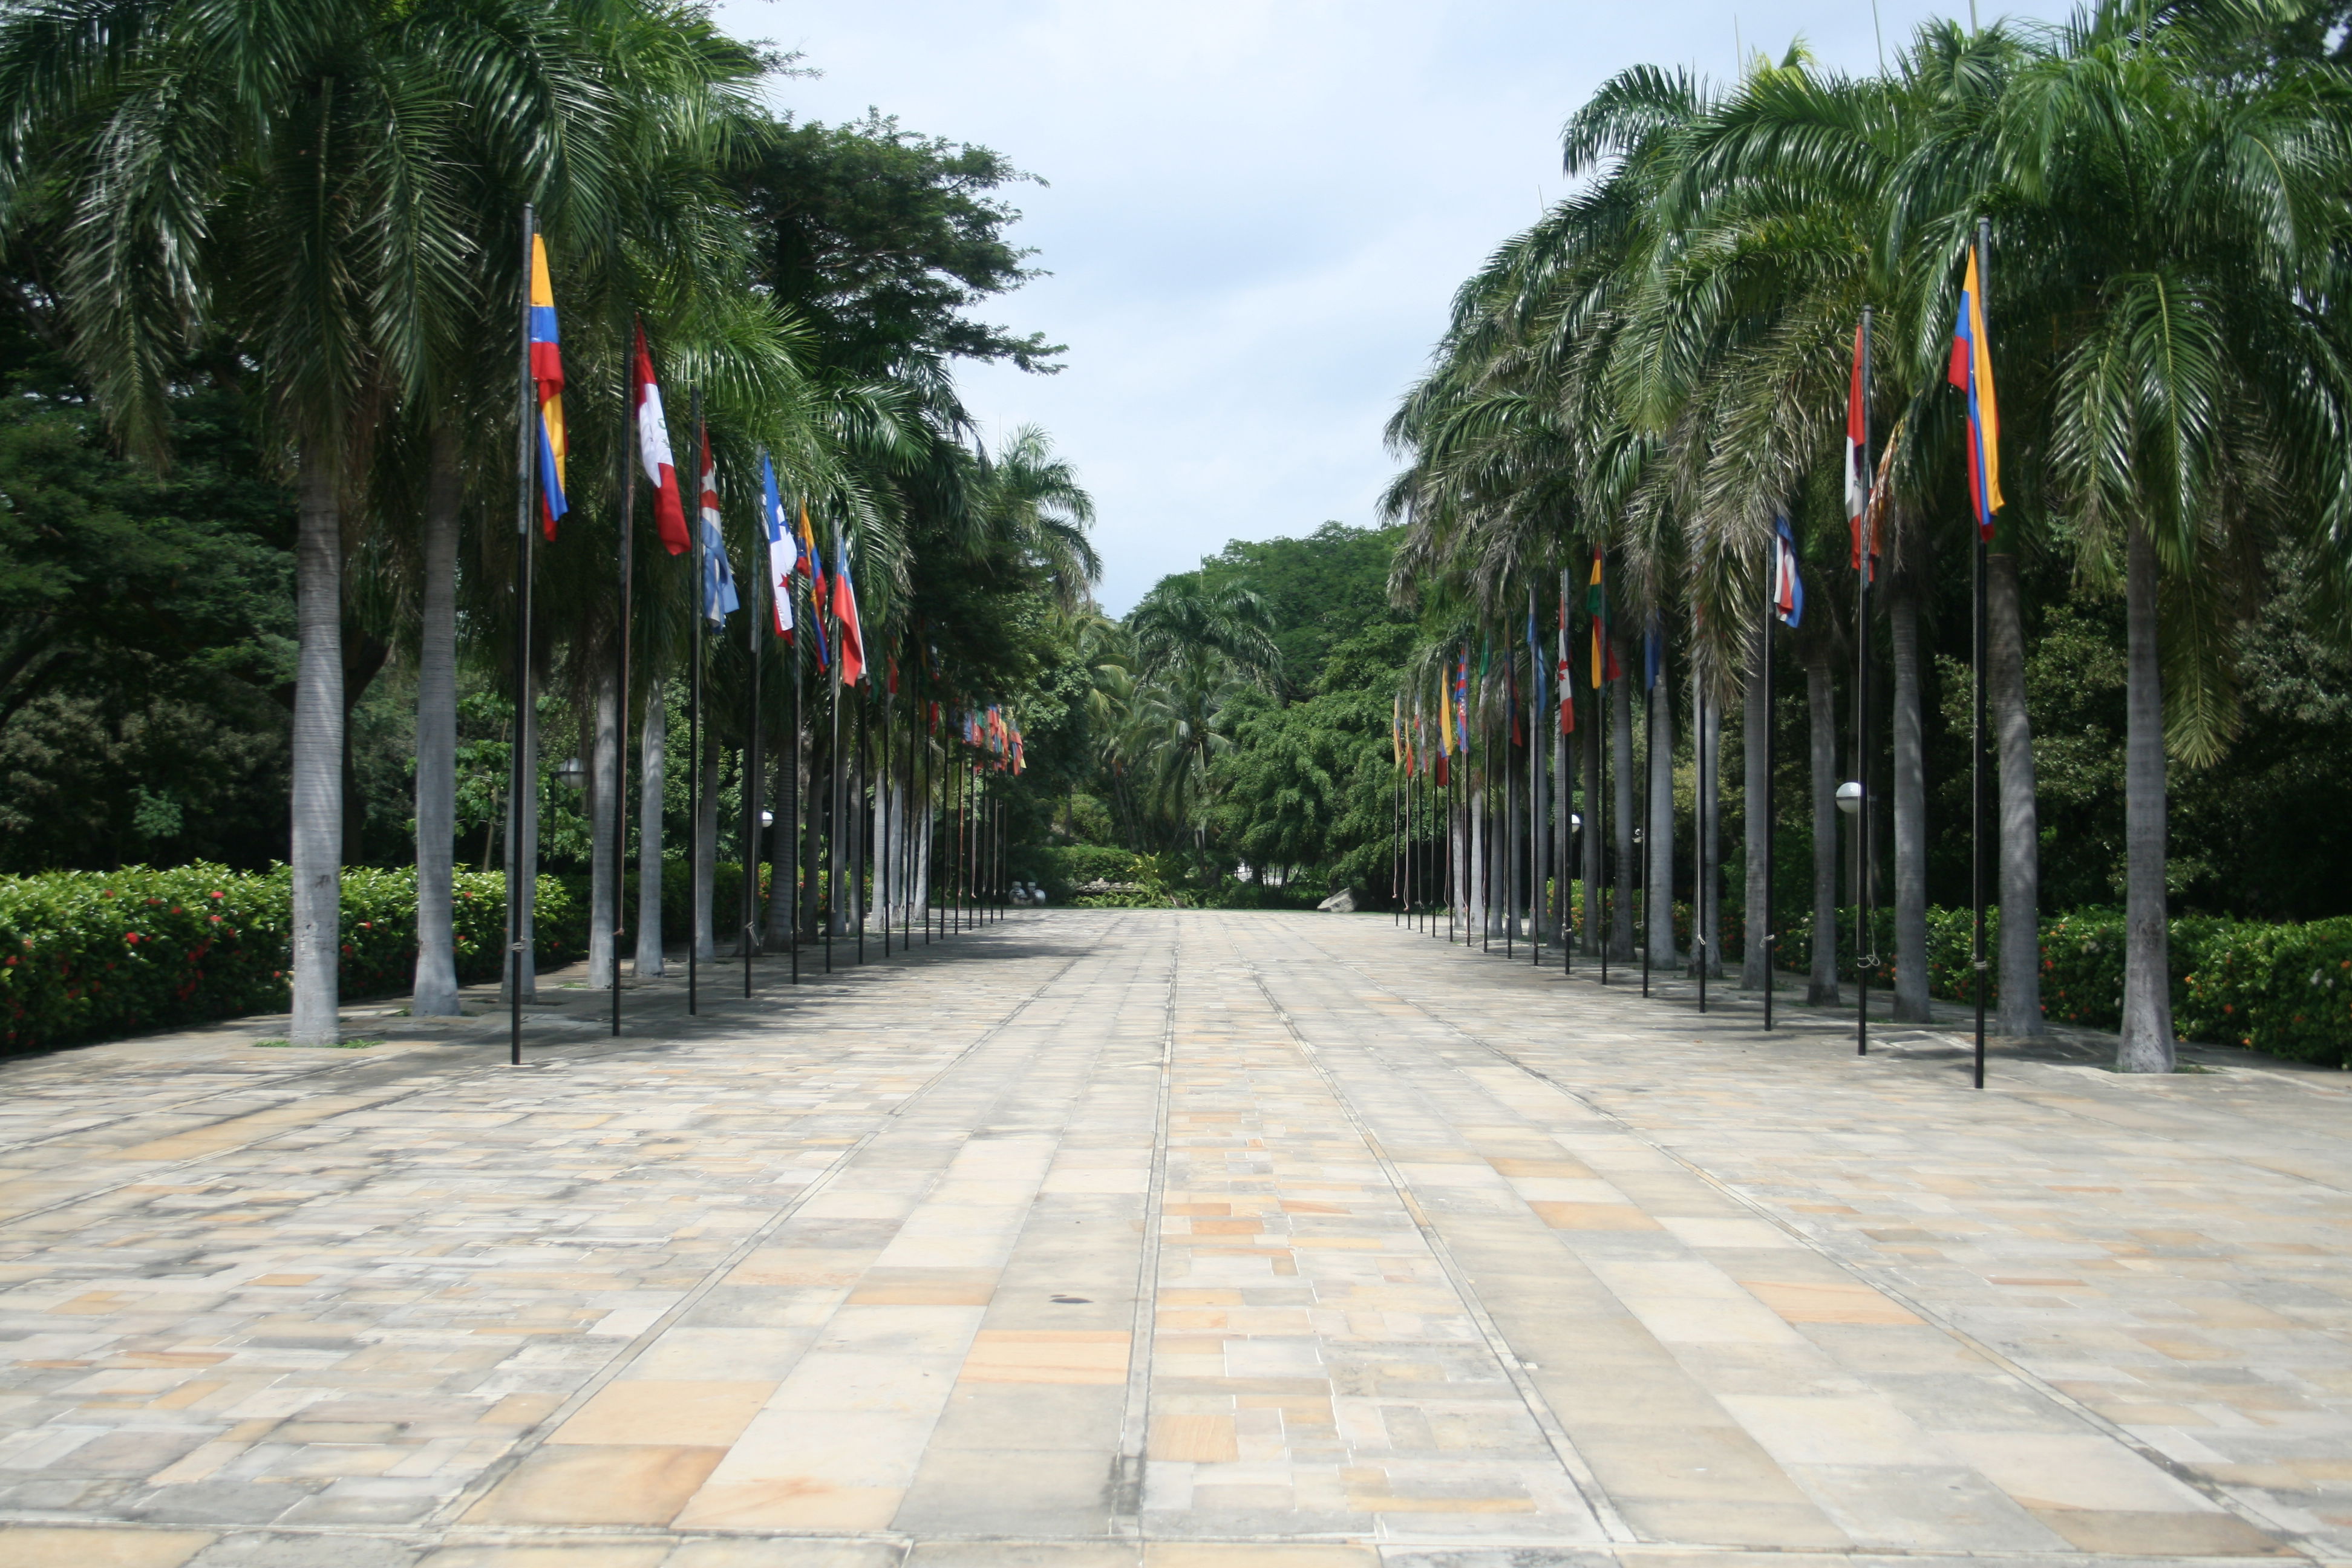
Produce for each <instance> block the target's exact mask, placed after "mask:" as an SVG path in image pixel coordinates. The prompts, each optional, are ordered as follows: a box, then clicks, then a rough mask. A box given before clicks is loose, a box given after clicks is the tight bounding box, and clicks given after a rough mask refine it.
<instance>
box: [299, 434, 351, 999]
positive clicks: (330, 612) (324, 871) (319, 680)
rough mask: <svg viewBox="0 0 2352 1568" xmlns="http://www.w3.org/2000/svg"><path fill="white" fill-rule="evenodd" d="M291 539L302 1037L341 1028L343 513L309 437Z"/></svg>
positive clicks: (322, 456) (323, 457)
mask: <svg viewBox="0 0 2352 1568" xmlns="http://www.w3.org/2000/svg"><path fill="white" fill-rule="evenodd" d="M299 465H300V472H299V479H298V489H297V500H298V509H297V516H296V528H297V532H296V535H295V545H294V570H295V579H294V582H295V605H294V608H295V627H296V631H295V637H296V643H295V647H296V656H295V657H296V660H297V662H296V679H295V684H294V743H293V753H294V754H293V771H294V791H293V803H292V806H293V824H292V826H293V847H292V850H291V851H290V853H291V855H292V858H293V863H294V864H293V877H294V886H293V925H294V931H293V937H294V957H293V964H294V969H293V973H294V1021H293V1027H292V1031H291V1035H292V1038H293V1040H294V1041H295V1043H296V1044H298V1045H331V1044H333V1043H334V1042H335V1041H336V1040H337V1039H338V1038H339V1037H340V1033H341V1030H340V1026H339V1021H338V1014H337V1005H338V1003H339V1001H340V999H341V998H340V989H339V982H340V979H341V976H340V973H339V964H340V953H341V942H342V879H341V871H342V852H343V831H342V827H343V825H342V816H343V648H342V640H343V608H342V598H343V589H342V577H343V519H342V509H341V505H340V504H339V502H338V500H337V497H336V494H335V479H334V474H333V472H332V471H331V469H330V468H329V467H328V461H327V453H326V451H325V449H324V447H323V446H322V445H321V444H320V443H319V442H318V441H316V440H311V441H305V442H304V443H303V445H302V448H301V452H300V455H299Z"/></svg>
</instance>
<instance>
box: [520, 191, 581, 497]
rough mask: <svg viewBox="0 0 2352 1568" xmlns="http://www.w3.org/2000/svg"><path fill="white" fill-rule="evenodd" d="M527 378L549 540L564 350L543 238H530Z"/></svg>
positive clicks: (558, 479) (558, 489)
mask: <svg viewBox="0 0 2352 1568" xmlns="http://www.w3.org/2000/svg"><path fill="white" fill-rule="evenodd" d="M530 380H531V385H532V387H533V389H534V390H535V391H536V392H537V393H538V395H539V396H538V403H539V504H540V510H541V517H542V520H543V521H542V522H541V527H542V528H544V529H545V530H546V532H547V537H548V540H549V542H553V541H554V538H555V520H556V519H557V518H559V517H562V515H563V514H564V513H565V512H567V511H569V510H572V509H571V507H570V506H569V505H568V504H567V503H566V502H565V500H564V499H563V455H564V447H563V351H562V347H561V345H560V340H559V339H558V338H557V336H556V331H555V284H554V282H553V281H552V280H551V279H550V278H549V277H548V275H547V241H546V240H544V239H542V238H541V237H539V236H538V235H536V234H534V235H532V236H531V237H530Z"/></svg>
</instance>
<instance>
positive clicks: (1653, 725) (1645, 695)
mask: <svg viewBox="0 0 2352 1568" xmlns="http://www.w3.org/2000/svg"><path fill="white" fill-rule="evenodd" d="M1647 644H1648V634H1647V633H1644V634H1643V649H1642V679H1643V687H1642V764H1643V765H1642V805H1641V807H1640V809H1641V813H1642V820H1641V821H1639V822H1637V823H1635V824H1634V825H1633V842H1634V844H1635V845H1637V846H1638V848H1637V849H1636V850H1635V855H1636V856H1637V858H1639V860H1640V862H1641V864H1640V865H1639V866H1638V867H1637V868H1636V870H1637V872H1638V874H1639V875H1640V877H1641V879H1642V907H1641V926H1642V929H1641V931H1639V932H1638V933H1637V934H1638V935H1639V936H1640V937H1641V939H1642V994H1643V995H1644V996H1647V995H1648V994H1650V956H1651V953H1650V949H1651V942H1650V901H1651V900H1653V899H1654V898H1656V897H1657V889H1656V888H1655V887H1654V886H1653V884H1654V881H1655V879H1656V863H1655V860H1654V857H1653V856H1652V855H1651V849H1652V848H1653V847H1654V846H1652V844H1651V843H1650V788H1651V786H1650V780H1651V778H1652V776H1653V775H1654V773H1655V772H1656V769H1657V759H1656V753H1657V749H1658V687H1657V682H1656V681H1654V680H1652V679H1650V650H1649V647H1648V646H1647ZM1668 815H1672V814H1671V813H1669V814H1668ZM1670 923H1671V922H1670Z"/></svg>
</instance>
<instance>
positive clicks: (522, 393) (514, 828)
mask: <svg viewBox="0 0 2352 1568" xmlns="http://www.w3.org/2000/svg"><path fill="white" fill-rule="evenodd" d="M536 232H537V230H536V226H535V218H534V215H533V214H532V212H531V208H530V203H528V202H525V203H524V204H523V209H522V312H521V318H520V327H521V342H520V344H519V345H518V346H517V352H518V353H519V355H520V373H521V374H520V377H519V379H518V381H517V384H516V389H515V479H516V484H515V646H514V661H515V676H514V689H515V711H514V756H513V758H512V763H513V766H512V768H511V769H510V770H509V771H510V773H511V774H512V777H511V778H510V779H509V782H508V786H507V1061H508V1063H509V1065H510V1066H514V1067H520V1066H521V1065H522V955H523V936H522V897H521V895H522V879H523V866H522V840H523V831H522V814H523V801H524V800H525V799H526V798H527V796H526V794H525V792H526V791H527V790H529V789H530V786H531V783H532V781H530V779H527V778H526V777H525V776H524V772H525V761H526V753H527V752H528V751H529V748H528V747H527V746H525V745H524V743H523V742H524V739H525V737H526V736H527V735H528V734H529V733H530V566H531V551H530V492H531V483H530V421H531V416H532V410H531V397H530V394H531V381H530V275H531V266H530V262H531V255H530V242H531V237H532V235H533V234H534V233H536Z"/></svg>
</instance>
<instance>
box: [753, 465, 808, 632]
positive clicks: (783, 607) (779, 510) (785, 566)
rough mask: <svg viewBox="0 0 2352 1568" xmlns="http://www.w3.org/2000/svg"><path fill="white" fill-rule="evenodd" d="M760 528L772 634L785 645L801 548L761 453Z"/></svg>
mask: <svg viewBox="0 0 2352 1568" xmlns="http://www.w3.org/2000/svg"><path fill="white" fill-rule="evenodd" d="M760 526H761V528H762V529H763V530H765V531H766V532H767V535H768V585H769V586H770V587H771V588H772V589H773V590H774V592H773V593H772V595H771V596H770V597H771V602H772V603H773V604H774V605H775V607H776V635H777V636H778V637H782V638H783V639H784V640H785V641H787V642H789V641H791V640H792V636H793V567H795V566H797V565H798V564H800V558H801V546H800V541H799V540H797V539H795V538H794V537H793V530H792V524H791V523H790V521H787V520H786V518H785V517H784V501H783V498H782V496H780V495H778V494H777V493H776V465H775V464H773V463H772V462H770V461H769V460H768V454H767V453H765V452H761V454H760Z"/></svg>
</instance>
